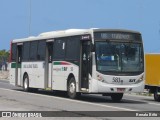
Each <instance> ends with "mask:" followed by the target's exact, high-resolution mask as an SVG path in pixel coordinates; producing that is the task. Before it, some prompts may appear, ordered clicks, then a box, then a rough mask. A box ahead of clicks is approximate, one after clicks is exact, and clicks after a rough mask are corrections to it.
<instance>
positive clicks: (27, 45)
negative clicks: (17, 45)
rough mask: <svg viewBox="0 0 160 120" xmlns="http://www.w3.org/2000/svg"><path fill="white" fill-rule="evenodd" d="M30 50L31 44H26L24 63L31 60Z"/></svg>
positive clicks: (24, 46)
mask: <svg viewBox="0 0 160 120" xmlns="http://www.w3.org/2000/svg"><path fill="white" fill-rule="evenodd" d="M29 50H30V42H25V43H24V44H23V61H28V60H29Z"/></svg>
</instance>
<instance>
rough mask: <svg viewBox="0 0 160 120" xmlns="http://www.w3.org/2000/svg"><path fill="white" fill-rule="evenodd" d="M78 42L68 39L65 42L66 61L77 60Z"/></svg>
mask: <svg viewBox="0 0 160 120" xmlns="http://www.w3.org/2000/svg"><path fill="white" fill-rule="evenodd" d="M79 44H80V43H79V40H78V39H77V40H76V39H74V38H70V39H68V40H67V48H66V59H67V60H77V59H78V55H79Z"/></svg>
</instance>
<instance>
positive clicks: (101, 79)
mask: <svg viewBox="0 0 160 120" xmlns="http://www.w3.org/2000/svg"><path fill="white" fill-rule="evenodd" d="M97 80H98V81H101V82H103V83H107V81H106V80H104V78H103V77H102V76H101V75H97Z"/></svg>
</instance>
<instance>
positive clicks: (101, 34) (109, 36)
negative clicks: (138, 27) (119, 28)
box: [94, 32, 140, 40]
mask: <svg viewBox="0 0 160 120" xmlns="http://www.w3.org/2000/svg"><path fill="white" fill-rule="evenodd" d="M94 38H95V39H114V40H140V36H139V35H138V34H129V33H120V32H119V33H118V32H117V33H111V32H108V33H107V32H97V33H95V34H94Z"/></svg>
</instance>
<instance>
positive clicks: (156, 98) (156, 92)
mask: <svg viewBox="0 0 160 120" xmlns="http://www.w3.org/2000/svg"><path fill="white" fill-rule="evenodd" d="M154 100H155V101H158V102H160V95H158V88H157V89H156V90H155V92H154Z"/></svg>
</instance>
